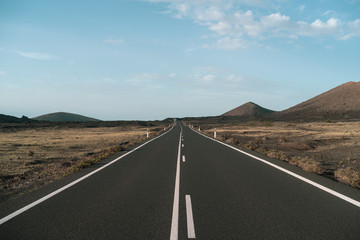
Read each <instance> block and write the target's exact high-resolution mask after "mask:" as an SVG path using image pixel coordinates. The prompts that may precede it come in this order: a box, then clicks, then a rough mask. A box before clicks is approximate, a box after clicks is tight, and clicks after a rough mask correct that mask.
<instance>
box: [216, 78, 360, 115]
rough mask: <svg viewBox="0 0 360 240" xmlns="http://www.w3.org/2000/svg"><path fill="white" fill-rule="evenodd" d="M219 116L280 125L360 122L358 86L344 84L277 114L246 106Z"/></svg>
mask: <svg viewBox="0 0 360 240" xmlns="http://www.w3.org/2000/svg"><path fill="white" fill-rule="evenodd" d="M221 116H225V117H242V118H244V119H250V118H252V119H267V120H281V121H287V120H317V119H318V120H319V119H334V120H335V119H360V82H347V83H344V84H342V85H340V86H337V87H335V88H333V89H330V90H329V91H326V92H324V93H322V94H319V95H317V96H315V97H313V98H311V99H309V100H307V101H304V102H302V103H300V104H297V105H295V106H293V107H291V108H288V109H286V110H283V111H279V112H276V111H272V110H270V109H266V108H263V107H261V106H259V105H257V104H255V103H253V102H248V103H245V104H243V105H241V106H239V107H237V108H234V109H232V110H230V111H228V112H226V113H224V114H222V115H221Z"/></svg>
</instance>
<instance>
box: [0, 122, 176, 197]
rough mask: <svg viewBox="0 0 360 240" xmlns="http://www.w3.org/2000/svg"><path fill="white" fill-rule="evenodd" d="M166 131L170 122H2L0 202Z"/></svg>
mask: <svg viewBox="0 0 360 240" xmlns="http://www.w3.org/2000/svg"><path fill="white" fill-rule="evenodd" d="M164 127H165V128H166V129H168V128H169V127H170V122H127V123H126V122H125V123H124V122H98V123H1V124H0V142H1V144H0V202H2V201H5V200H7V199H9V198H12V197H15V196H17V195H19V194H22V193H24V192H28V191H31V190H34V189H37V188H39V187H41V186H43V185H45V184H48V183H50V182H52V181H54V180H56V179H59V178H61V177H64V176H66V175H68V174H71V173H73V172H76V171H79V170H80V169H82V168H84V167H86V166H88V165H91V164H93V163H95V162H97V161H99V160H101V159H103V158H105V157H106V156H108V155H110V154H114V153H116V152H119V151H126V150H127V149H128V148H130V147H131V146H133V145H135V144H137V143H140V142H143V141H145V140H146V138H147V136H146V135H147V129H149V132H150V137H152V136H155V135H158V134H160V133H162V132H163V131H164Z"/></svg>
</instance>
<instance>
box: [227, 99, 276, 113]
mask: <svg viewBox="0 0 360 240" xmlns="http://www.w3.org/2000/svg"><path fill="white" fill-rule="evenodd" d="M272 112H274V111H272V110H270V109H267V108H263V107H261V106H259V105H257V104H255V103H253V102H248V103H245V104H243V105H241V106H239V107H237V108H234V109H233V110H230V111H228V112H226V113H224V114H223V115H222V116H227V117H230V116H241V117H263V116H264V115H267V114H269V113H272Z"/></svg>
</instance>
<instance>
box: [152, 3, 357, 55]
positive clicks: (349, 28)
mask: <svg viewBox="0 0 360 240" xmlns="http://www.w3.org/2000/svg"><path fill="white" fill-rule="evenodd" d="M150 1H152V2H165V3H168V10H169V11H168V12H169V14H171V15H172V16H173V17H175V18H186V19H190V20H193V22H194V23H196V24H198V25H200V26H204V27H206V28H207V29H208V30H210V31H211V32H213V33H215V35H211V36H212V38H215V39H216V38H217V39H216V40H215V41H216V42H215V43H213V44H211V43H209V42H207V43H206V44H205V43H204V44H202V46H203V47H205V48H209V47H215V48H219V49H224V50H236V49H241V48H246V47H248V44H246V43H247V42H252V41H254V40H255V41H263V40H265V39H268V38H286V39H292V40H294V42H295V41H296V40H297V39H298V37H299V36H306V37H311V38H318V37H329V38H335V39H342V40H347V39H350V38H353V37H355V36H359V35H360V34H359V28H360V27H359V26H358V23H357V22H356V20H355V21H352V22H351V21H345V20H342V19H341V18H340V17H337V14H336V12H334V11H331V10H329V11H326V12H324V13H323V14H320V16H318V17H317V18H313V20H310V21H309V20H301V19H300V20H298V21H294V20H293V19H292V18H291V16H289V15H287V14H284V13H281V12H280V11H279V9H281V8H279V6H281V4H282V3H283V2H284V1H285V0H276V1H270V0H238V1H235V0H198V1H192V0H150ZM246 6H247V7H246ZM305 8H306V6H305V5H301V6H299V7H298V10H299V11H300V12H301V13H302V12H304V10H305ZM250 9H251V10H250ZM263 9H267V11H266V12H267V14H263V13H264V12H265V11H264V10H263ZM274 9H277V10H276V11H274V12H273V13H271V12H270V14H269V13H268V10H270V11H272V10H274ZM310 17H311V16H306V19H311V18H310ZM324 17H325V18H326V17H328V19H324ZM203 36H207V34H205V35H203ZM204 39H207V37H204Z"/></svg>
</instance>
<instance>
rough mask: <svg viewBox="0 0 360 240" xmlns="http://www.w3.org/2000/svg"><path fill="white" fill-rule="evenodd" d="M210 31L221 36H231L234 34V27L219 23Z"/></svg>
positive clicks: (212, 26)
mask: <svg viewBox="0 0 360 240" xmlns="http://www.w3.org/2000/svg"><path fill="white" fill-rule="evenodd" d="M209 29H210V30H212V31H215V32H217V33H219V34H221V35H225V34H229V33H231V32H232V27H231V25H230V24H229V23H227V22H218V23H215V24H213V25H211V26H210V27H209Z"/></svg>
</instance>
